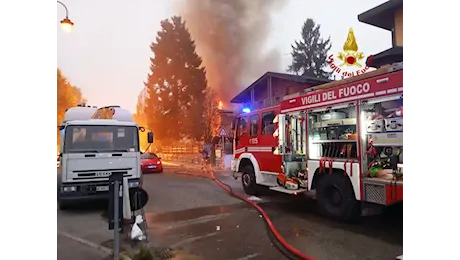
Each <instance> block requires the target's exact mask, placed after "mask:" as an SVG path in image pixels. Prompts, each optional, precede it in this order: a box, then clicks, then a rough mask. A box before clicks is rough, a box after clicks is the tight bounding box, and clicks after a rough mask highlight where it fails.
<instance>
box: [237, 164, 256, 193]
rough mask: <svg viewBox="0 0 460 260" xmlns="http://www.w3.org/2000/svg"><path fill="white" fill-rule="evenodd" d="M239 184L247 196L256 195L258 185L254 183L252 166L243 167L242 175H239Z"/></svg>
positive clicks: (254, 176)
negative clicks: (240, 183)
mask: <svg viewBox="0 0 460 260" xmlns="http://www.w3.org/2000/svg"><path fill="white" fill-rule="evenodd" d="M241 182H242V184H243V189H244V192H246V194H248V195H257V193H258V190H259V189H258V188H259V187H258V185H257V183H256V175H255V173H254V168H253V167H252V165H246V166H244V167H243V175H241Z"/></svg>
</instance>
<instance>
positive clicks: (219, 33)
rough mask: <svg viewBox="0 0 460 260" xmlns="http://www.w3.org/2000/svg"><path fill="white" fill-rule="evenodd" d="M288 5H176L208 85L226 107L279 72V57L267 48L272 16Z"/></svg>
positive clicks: (242, 1) (193, 0) (258, 0)
mask: <svg viewBox="0 0 460 260" xmlns="http://www.w3.org/2000/svg"><path fill="white" fill-rule="evenodd" d="M286 2H287V1H286V0H182V1H179V3H178V4H177V6H176V10H177V11H178V12H179V13H180V15H181V16H182V17H183V18H184V19H185V21H186V25H187V27H188V28H189V30H190V33H191V35H192V38H193V39H194V40H195V43H196V47H197V52H198V54H199V55H201V56H202V58H203V63H204V65H205V66H206V71H207V79H208V82H209V85H210V86H211V87H212V88H213V89H215V90H216V92H217V95H218V97H219V98H221V99H222V100H223V101H224V103H225V104H226V105H228V104H229V101H230V99H231V98H233V97H234V96H235V95H236V94H238V93H239V92H240V91H241V90H243V89H244V88H245V87H246V86H247V84H248V83H252V81H254V80H256V79H257V78H258V77H260V76H261V75H262V74H263V73H265V72H266V71H268V70H279V69H280V58H281V57H280V54H279V53H278V52H277V51H274V50H272V51H264V48H265V47H266V46H265V45H266V41H267V38H268V36H269V33H270V30H271V14H272V13H274V12H276V11H279V10H280V9H281V8H282V7H283V6H284V5H285V3H286ZM244 84H246V85H244Z"/></svg>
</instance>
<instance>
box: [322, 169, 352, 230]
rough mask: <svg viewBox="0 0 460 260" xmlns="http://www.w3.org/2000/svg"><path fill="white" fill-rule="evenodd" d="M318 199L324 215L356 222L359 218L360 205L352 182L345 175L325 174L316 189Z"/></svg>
mask: <svg viewBox="0 0 460 260" xmlns="http://www.w3.org/2000/svg"><path fill="white" fill-rule="evenodd" d="M316 198H317V200H318V205H319V208H320V210H321V211H322V213H323V214H324V215H326V216H327V217H330V218H334V219H340V220H345V221H354V220H355V219H356V218H357V217H358V216H359V203H358V201H357V200H356V198H355V194H354V191H353V186H352V185H351V183H350V180H349V179H348V178H347V177H346V176H344V175H343V174H325V175H324V176H322V177H321V179H320V180H319V183H318V186H317V187H316Z"/></svg>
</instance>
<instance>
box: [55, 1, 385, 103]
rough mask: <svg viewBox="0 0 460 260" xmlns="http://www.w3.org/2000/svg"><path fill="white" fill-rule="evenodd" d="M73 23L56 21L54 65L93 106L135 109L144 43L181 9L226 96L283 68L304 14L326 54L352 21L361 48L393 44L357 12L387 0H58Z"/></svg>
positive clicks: (144, 64) (60, 12)
mask: <svg viewBox="0 0 460 260" xmlns="http://www.w3.org/2000/svg"><path fill="white" fill-rule="evenodd" d="M63 2H64V3H65V4H66V5H67V7H68V9H69V18H70V19H71V20H72V21H73V22H74V23H75V27H74V30H73V31H72V33H70V34H66V33H63V32H62V31H61V29H60V27H59V21H60V20H62V19H63V18H64V17H65V10H64V8H63V7H62V6H60V5H58V6H57V25H56V26H57V34H58V50H57V51H58V61H57V66H58V67H60V68H61V69H62V71H63V73H64V74H65V75H66V76H67V77H68V78H69V80H70V81H71V82H72V83H73V84H74V85H77V86H78V87H80V88H81V89H82V92H83V94H84V96H85V97H86V98H87V99H88V100H89V103H90V104H91V105H97V106H103V105H115V104H116V105H121V106H123V107H126V108H128V109H130V110H132V111H135V108H136V102H137V95H138V94H139V92H140V91H141V90H142V88H143V86H144V85H143V82H144V81H145V80H146V77H147V73H148V72H149V65H150V64H149V63H150V61H149V58H150V56H151V55H152V54H151V51H150V48H149V45H150V43H151V42H152V41H153V40H154V39H155V36H156V32H157V30H159V28H160V21H161V20H163V19H166V18H169V17H171V16H172V15H178V14H180V15H183V16H184V18H185V19H186V23H187V26H188V27H189V29H190V32H191V34H192V38H194V39H195V41H196V45H197V52H198V54H200V55H201V56H202V57H203V60H204V65H206V66H207V71H208V74H207V76H208V80H209V82H210V84H212V85H213V87H214V88H216V89H218V92H219V93H220V95H222V96H224V98H225V96H227V98H226V99H227V100H225V101H226V102H228V100H229V99H231V98H232V97H233V96H234V95H235V94H237V93H238V92H239V91H241V90H242V89H244V88H245V87H247V85H248V84H250V83H252V82H253V81H254V80H256V79H257V78H258V77H260V76H261V75H262V74H263V73H265V72H266V71H267V70H271V71H278V72H285V70H286V67H287V66H288V65H289V64H290V62H291V56H290V52H291V44H292V43H293V42H294V40H297V39H299V38H300V30H301V26H302V24H303V22H304V21H305V19H306V18H309V17H311V18H313V19H314V20H315V21H316V22H317V23H319V24H321V33H322V35H323V36H324V37H327V36H329V35H330V36H331V41H332V49H331V51H332V53H337V52H338V51H340V50H341V49H342V47H343V43H344V42H345V40H346V37H347V33H348V29H349V28H350V27H353V28H354V31H355V36H356V38H357V41H358V45H359V48H360V51H363V52H364V54H365V55H369V54H375V53H378V52H380V51H382V50H385V49H388V48H389V47H391V34H390V32H388V31H385V30H382V29H379V28H376V27H373V26H370V25H366V24H362V23H360V22H359V21H358V19H357V16H358V14H359V13H361V12H363V11H366V10H368V9H370V8H372V7H374V6H377V5H379V4H381V3H383V2H385V0H367V1H362V0H347V1H332V0H331V1H311V0H136V1H128V0H97V1H89V0H64V1H63Z"/></svg>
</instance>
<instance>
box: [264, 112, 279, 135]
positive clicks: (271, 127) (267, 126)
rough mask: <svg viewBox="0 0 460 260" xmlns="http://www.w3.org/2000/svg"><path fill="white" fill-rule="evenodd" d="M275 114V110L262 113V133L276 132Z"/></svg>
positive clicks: (271, 133)
mask: <svg viewBox="0 0 460 260" xmlns="http://www.w3.org/2000/svg"><path fill="white" fill-rule="evenodd" d="M275 116H276V115H275V111H270V112H265V113H262V135H273V133H274V132H275V124H273V119H275Z"/></svg>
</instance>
